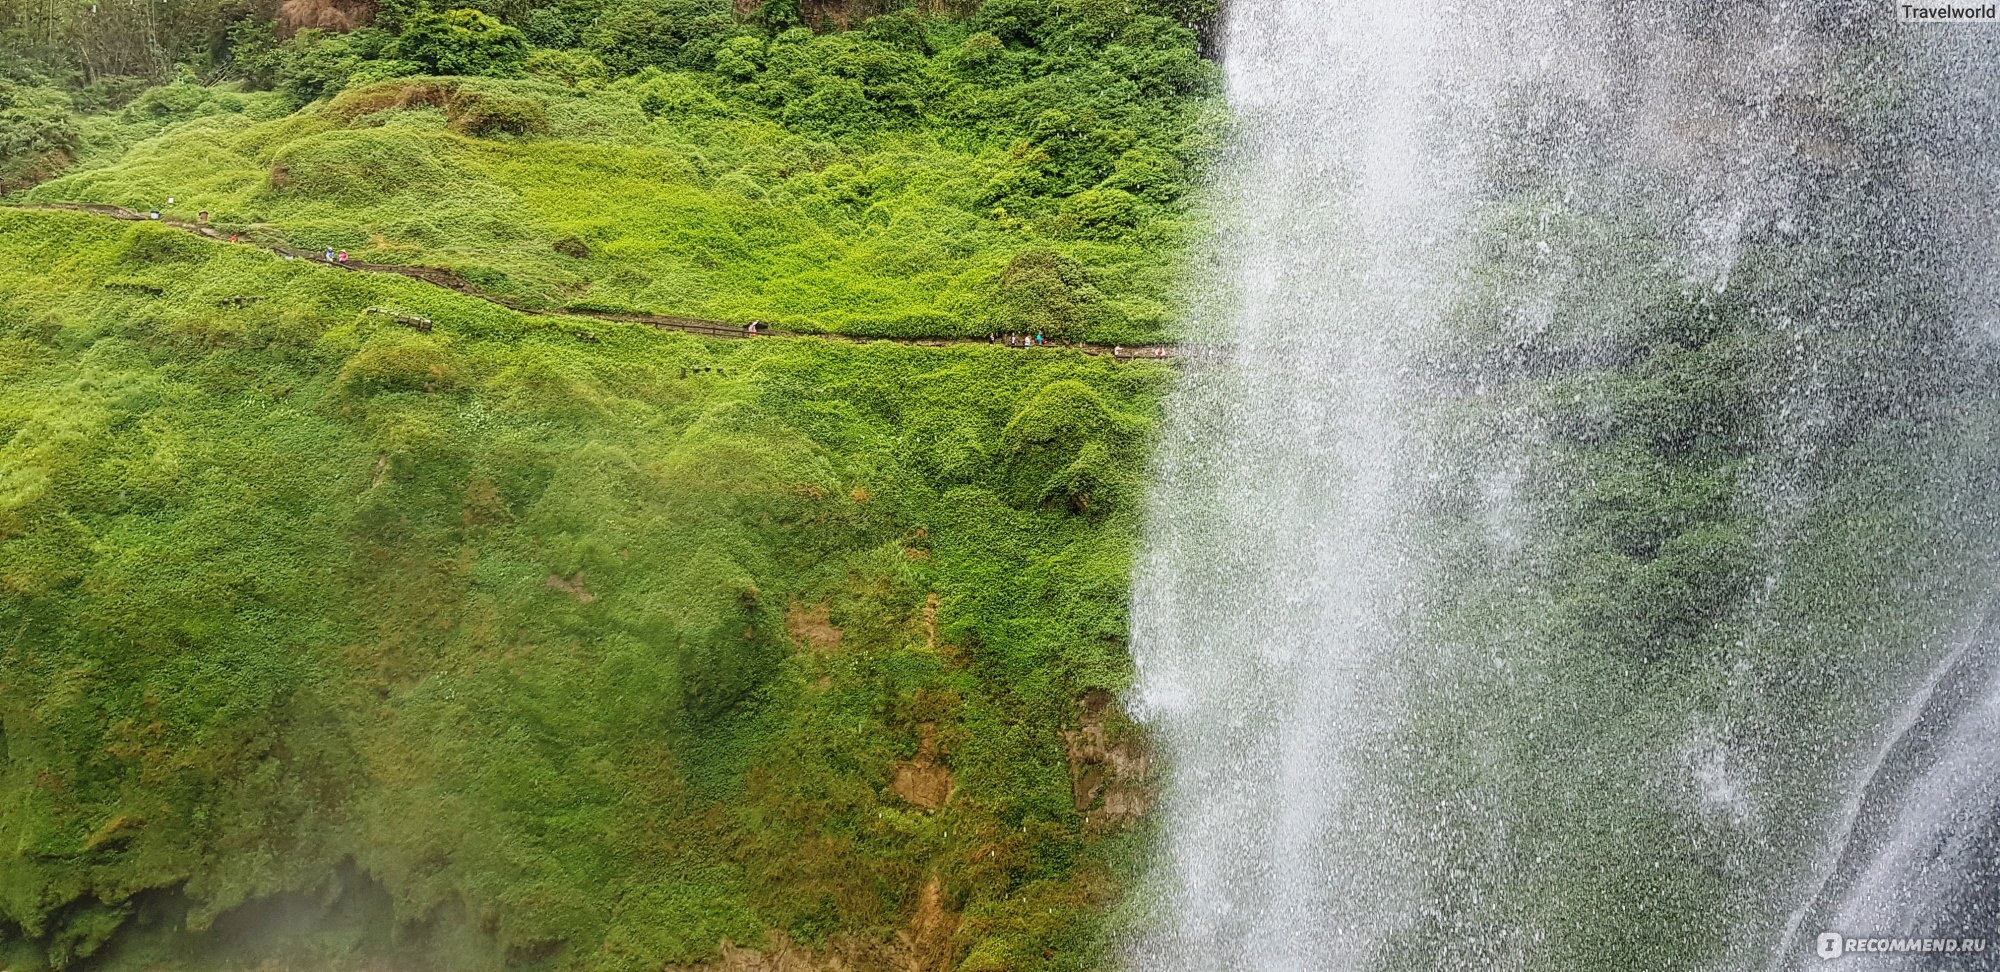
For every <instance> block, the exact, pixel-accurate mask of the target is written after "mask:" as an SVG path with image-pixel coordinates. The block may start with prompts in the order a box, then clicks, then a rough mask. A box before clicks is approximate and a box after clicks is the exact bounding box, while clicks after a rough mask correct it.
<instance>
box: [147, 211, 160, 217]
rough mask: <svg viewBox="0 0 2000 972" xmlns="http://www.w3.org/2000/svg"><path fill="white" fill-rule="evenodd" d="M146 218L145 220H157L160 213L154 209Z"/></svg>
mask: <svg viewBox="0 0 2000 972" xmlns="http://www.w3.org/2000/svg"><path fill="white" fill-rule="evenodd" d="M146 218H147V219H159V218H160V211H159V210H157V209H155V210H153V211H152V212H150V213H147V214H146Z"/></svg>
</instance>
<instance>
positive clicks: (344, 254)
mask: <svg viewBox="0 0 2000 972" xmlns="http://www.w3.org/2000/svg"><path fill="white" fill-rule="evenodd" d="M340 262H342V263H346V262H347V251H346V250H342V251H340Z"/></svg>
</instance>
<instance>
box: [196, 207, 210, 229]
mask: <svg viewBox="0 0 2000 972" xmlns="http://www.w3.org/2000/svg"><path fill="white" fill-rule="evenodd" d="M194 221H195V222H197V223H200V224H201V225H203V226H207V225H208V210H206V209H204V210H202V211H201V212H198V213H196V214H194Z"/></svg>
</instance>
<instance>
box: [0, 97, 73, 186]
mask: <svg viewBox="0 0 2000 972" xmlns="http://www.w3.org/2000/svg"><path fill="white" fill-rule="evenodd" d="M82 145H83V139H82V136H81V135H80V134H79V133H78V131H77V128H76V124H75V123H74V122H73V121H72V120H71V119H70V114H69V103H68V99H67V98H65V97H63V95H62V94H61V92H58V91H55V90H53V89H49V88H31V87H27V86H24V85H18V84H12V83H9V82H6V81H0V191H5V190H7V189H11V188H13V187H14V186H13V185H12V184H13V183H16V182H26V181H33V180H34V178H35V177H36V176H37V175H52V174H54V170H55V169H56V168H59V167H61V165H63V164H64V163H67V162H68V160H69V158H70V156H72V155H73V154H74V153H75V152H76V151H77V150H78V149H80V148H81V147H82Z"/></svg>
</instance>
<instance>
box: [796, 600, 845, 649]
mask: <svg viewBox="0 0 2000 972" xmlns="http://www.w3.org/2000/svg"><path fill="white" fill-rule="evenodd" d="M785 633H786V634H789V635H791V636H792V640H793V641H795V642H798V644H799V646H800V647H803V648H809V649H811V650H813V651H816V652H826V651H832V650H833V649H835V648H838V647H840V637H841V631H840V629H839V628H837V627H835V626H834V624H833V607H832V606H831V605H829V604H827V603H826V602H825V601H821V602H820V603H818V604H816V605H814V606H812V607H806V606H804V605H801V604H798V603H793V604H792V606H791V609H790V610H788V611H786V612H785Z"/></svg>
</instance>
